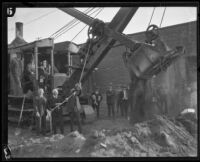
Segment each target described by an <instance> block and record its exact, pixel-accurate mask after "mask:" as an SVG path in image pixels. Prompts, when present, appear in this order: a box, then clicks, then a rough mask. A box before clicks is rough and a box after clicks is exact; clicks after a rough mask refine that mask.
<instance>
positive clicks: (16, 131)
mask: <svg viewBox="0 0 200 162" xmlns="http://www.w3.org/2000/svg"><path fill="white" fill-rule="evenodd" d="M24 102H25V95H24V98H23V102H22V108H21V112H20V116H19V121H18V125H17V128H16V130H15V135H16V136H18V135H19V134H21V129H20V128H19V125H20V122H21V119H22V113H23V110H24Z"/></svg>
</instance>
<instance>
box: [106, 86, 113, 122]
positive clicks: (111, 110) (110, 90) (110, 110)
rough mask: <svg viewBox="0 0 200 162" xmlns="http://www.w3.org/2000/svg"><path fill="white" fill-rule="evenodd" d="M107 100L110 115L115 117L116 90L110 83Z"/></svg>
mask: <svg viewBox="0 0 200 162" xmlns="http://www.w3.org/2000/svg"><path fill="white" fill-rule="evenodd" d="M106 101H107V105H108V117H111V116H112V118H113V119H114V118H115V92H114V90H113V87H112V83H110V86H109V89H108V90H107V91H106Z"/></svg>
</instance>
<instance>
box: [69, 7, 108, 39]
mask: <svg viewBox="0 0 200 162" xmlns="http://www.w3.org/2000/svg"><path fill="white" fill-rule="evenodd" d="M103 9H104V8H102V9H100V11H99V12H98V13H97V14H96V15H95V16H94V18H96V17H97V15H98V14H100V12H101V11H102V10H103ZM87 26H88V25H85V26H84V27H83V28H82V29H81V30H80V31H79V32H78V34H76V35H75V36H74V37H73V38H72V40H71V41H70V42H72V41H73V40H74V39H75V38H76V37H77V36H78V35H79V34H80V33H81V32H82V31H83V30H84V29H85V28H86V27H87Z"/></svg>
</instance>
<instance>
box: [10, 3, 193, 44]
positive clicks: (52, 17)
mask: <svg viewBox="0 0 200 162" xmlns="http://www.w3.org/2000/svg"><path fill="white" fill-rule="evenodd" d="M76 9H78V10H80V11H85V10H86V9H87V8H76ZM96 9H97V8H96ZM119 9H120V8H119V7H104V8H103V9H102V11H101V12H100V13H99V14H98V15H97V16H96V18H98V19H100V20H102V21H104V22H110V21H111V20H112V18H113V17H114V16H115V14H116V13H117V12H118V11H119ZM153 9H154V8H153V7H139V9H138V10H137V12H136V13H135V15H134V16H133V17H132V19H131V21H130V22H129V24H128V25H127V26H126V28H125V29H124V31H123V33H124V34H133V33H137V32H142V31H145V30H146V29H147V27H148V24H149V22H150V19H151V16H152V13H153ZM164 9H165V8H164V7H156V8H155V11H154V14H153V17H152V20H151V24H156V25H158V26H159V25H160V23H161V19H162V16H163V13H164ZM94 11H95V10H94ZM97 13H98V11H96V12H95V13H93V14H91V17H94V16H95V15H96V14H97ZM72 19H73V17H72V16H70V15H68V14H66V13H65V12H63V11H61V10H59V9H58V8H17V9H16V13H15V15H14V16H13V17H8V43H11V42H12V40H13V39H14V38H15V23H16V22H22V23H23V24H24V26H23V37H24V39H25V40H26V41H27V42H33V41H35V40H37V39H44V38H48V37H50V36H51V35H52V34H53V33H55V32H56V31H58V30H59V29H60V28H62V27H63V26H64V25H66V24H67V23H69V22H70V21H71V20H72ZM196 20H197V8H196V7H166V10H165V14H164V17H163V21H162V24H161V27H165V26H171V25H176V24H181V23H186V22H190V21H196ZM84 27H85V24H84V23H82V22H80V23H79V24H78V25H76V26H75V27H73V28H72V29H71V30H69V31H68V32H66V33H64V34H63V35H61V36H60V37H58V38H56V39H55V40H54V42H55V43H57V42H63V41H71V40H72V38H73V37H74V36H75V35H76V34H77V33H78V32H79V31H80V30H82V29H83V28H84ZM87 30H88V26H87V27H85V28H84V30H83V31H82V32H81V33H80V34H79V35H78V36H77V37H76V38H75V39H73V42H74V43H77V44H81V43H84V42H85V41H86V40H87Z"/></svg>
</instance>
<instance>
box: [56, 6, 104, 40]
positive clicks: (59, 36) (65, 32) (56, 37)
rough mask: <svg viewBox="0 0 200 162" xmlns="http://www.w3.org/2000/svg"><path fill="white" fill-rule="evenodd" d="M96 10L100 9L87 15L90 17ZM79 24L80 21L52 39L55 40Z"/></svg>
mask: <svg viewBox="0 0 200 162" xmlns="http://www.w3.org/2000/svg"><path fill="white" fill-rule="evenodd" d="M98 10H100V9H97V10H96V11H94V12H92V13H91V14H89V15H92V14H93V13H95V12H97V11H98ZM79 23H81V21H78V22H77V23H76V24H74V25H73V26H71V27H70V28H69V29H65V30H63V31H62V32H61V33H60V34H58V35H56V36H55V37H54V39H57V38H58V37H60V36H61V35H63V34H64V33H66V32H68V31H69V30H70V29H72V28H73V27H75V26H76V25H78V24H79Z"/></svg>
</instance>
